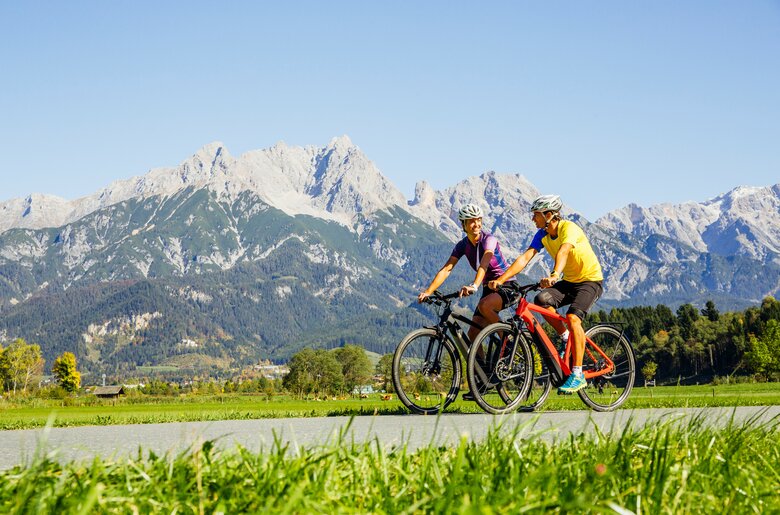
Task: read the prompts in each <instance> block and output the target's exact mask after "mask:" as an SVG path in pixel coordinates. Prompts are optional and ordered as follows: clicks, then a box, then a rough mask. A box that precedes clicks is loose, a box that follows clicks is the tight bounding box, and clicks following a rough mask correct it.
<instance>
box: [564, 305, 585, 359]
mask: <svg viewBox="0 0 780 515" xmlns="http://www.w3.org/2000/svg"><path fill="white" fill-rule="evenodd" d="M566 319H567V320H568V322H569V327H570V328H571V335H572V340H573V341H574V349H573V351H574V366H575V367H581V366H582V359H583V357H584V356H585V330H584V329H583V328H582V319H580V317H578V316H577V315H573V314H571V313H569V314H567V315H566Z"/></svg>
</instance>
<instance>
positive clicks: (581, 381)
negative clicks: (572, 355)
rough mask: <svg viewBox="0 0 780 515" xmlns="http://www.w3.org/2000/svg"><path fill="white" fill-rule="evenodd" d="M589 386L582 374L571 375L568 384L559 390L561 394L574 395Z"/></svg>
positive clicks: (564, 384)
mask: <svg viewBox="0 0 780 515" xmlns="http://www.w3.org/2000/svg"><path fill="white" fill-rule="evenodd" d="M586 386H588V382H587V381H586V380H585V376H584V375H582V374H571V375H570V376H569V377H568V378H566V382H565V383H563V384H562V385H561V387H560V388H558V392H559V393H574V392H578V391H580V390H582V389H583V388H585V387H586Z"/></svg>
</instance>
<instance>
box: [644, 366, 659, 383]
mask: <svg viewBox="0 0 780 515" xmlns="http://www.w3.org/2000/svg"><path fill="white" fill-rule="evenodd" d="M657 371H658V365H657V364H656V363H655V362H654V361H648V362H647V363H645V366H643V367H642V377H644V378H645V383H647V382H648V381H652V380H653V379H655V373H656V372H657Z"/></svg>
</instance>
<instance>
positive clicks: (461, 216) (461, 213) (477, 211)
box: [458, 204, 482, 222]
mask: <svg viewBox="0 0 780 515" xmlns="http://www.w3.org/2000/svg"><path fill="white" fill-rule="evenodd" d="M472 218H482V209H481V208H480V207H479V206H478V205H476V204H466V205H465V206H463V207H462V208H460V209H459V210H458V220H460V221H461V222H463V221H464V220H470V219H472Z"/></svg>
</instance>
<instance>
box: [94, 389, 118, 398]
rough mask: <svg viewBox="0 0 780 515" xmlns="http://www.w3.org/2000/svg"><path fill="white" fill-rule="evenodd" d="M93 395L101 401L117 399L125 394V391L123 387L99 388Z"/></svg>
mask: <svg viewBox="0 0 780 515" xmlns="http://www.w3.org/2000/svg"><path fill="white" fill-rule="evenodd" d="M92 393H93V394H95V397H100V398H101V399H116V398H117V397H119V396H120V395H124V394H125V389H124V387H123V386H98V387H97V388H95V391H93V392H92Z"/></svg>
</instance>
